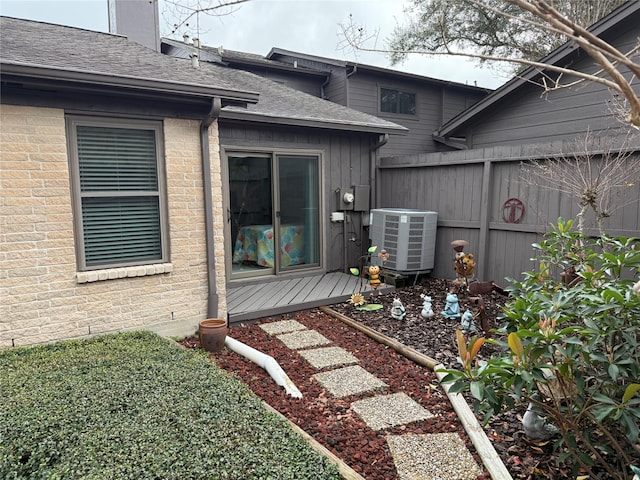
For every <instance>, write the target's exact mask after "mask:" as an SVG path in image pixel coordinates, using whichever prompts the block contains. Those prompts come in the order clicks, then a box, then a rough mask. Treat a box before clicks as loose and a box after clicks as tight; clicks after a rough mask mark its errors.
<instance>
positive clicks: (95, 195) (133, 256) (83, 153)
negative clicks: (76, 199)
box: [77, 125, 162, 267]
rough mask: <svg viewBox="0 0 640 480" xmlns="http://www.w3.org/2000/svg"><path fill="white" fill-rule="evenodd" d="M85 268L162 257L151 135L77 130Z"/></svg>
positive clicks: (139, 131)
mask: <svg viewBox="0 0 640 480" xmlns="http://www.w3.org/2000/svg"><path fill="white" fill-rule="evenodd" d="M77 143H78V145H77V147H78V167H79V176H80V182H79V184H80V194H81V206H82V227H83V240H84V257H85V264H86V265H87V266H88V267H91V266H100V265H109V264H129V263H135V262H145V261H149V260H154V259H161V258H162V234H161V233H162V232H161V222H160V215H161V212H160V204H159V202H160V195H159V191H158V183H159V182H158V162H157V152H156V137H155V131H154V130H144V129H130V128H113V127H94V126H81V125H79V126H78V127H77Z"/></svg>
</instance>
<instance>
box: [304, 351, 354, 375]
mask: <svg viewBox="0 0 640 480" xmlns="http://www.w3.org/2000/svg"><path fill="white" fill-rule="evenodd" d="M300 355H302V356H303V357H304V358H305V360H307V362H309V363H310V364H311V366H313V367H314V368H315V369H317V370H320V369H322V368H326V367H335V366H336V365H349V364H351V363H358V359H357V358H356V357H354V356H353V355H351V354H350V353H349V352H347V351H346V350H345V349H344V348H341V347H324V348H314V349H312V350H301V351H300Z"/></svg>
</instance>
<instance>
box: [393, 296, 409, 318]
mask: <svg viewBox="0 0 640 480" xmlns="http://www.w3.org/2000/svg"><path fill="white" fill-rule="evenodd" d="M391 316H392V317H393V318H395V319H396V320H404V318H405V317H406V316H407V312H406V311H405V309H404V305H402V302H401V301H400V299H399V298H395V299H394V300H393V305H392V306H391Z"/></svg>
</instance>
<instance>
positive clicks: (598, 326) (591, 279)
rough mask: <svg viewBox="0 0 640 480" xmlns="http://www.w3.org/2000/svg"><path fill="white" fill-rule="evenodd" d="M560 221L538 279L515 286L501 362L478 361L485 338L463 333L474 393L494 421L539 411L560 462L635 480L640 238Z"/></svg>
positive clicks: (463, 381)
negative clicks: (520, 408)
mask: <svg viewBox="0 0 640 480" xmlns="http://www.w3.org/2000/svg"><path fill="white" fill-rule="evenodd" d="M571 227H572V222H571V221H567V222H564V221H563V220H562V219H560V220H559V222H558V224H557V226H555V227H554V229H553V231H552V232H550V233H548V234H547V235H545V239H544V241H543V242H541V243H540V244H539V245H538V244H534V249H535V250H537V251H538V256H537V260H538V262H539V269H538V271H532V272H527V273H525V274H524V279H523V280H522V281H515V280H511V282H512V286H511V287H510V292H509V293H510V300H509V302H508V303H507V304H506V305H505V308H504V314H505V318H506V323H505V324H504V325H503V326H502V327H501V328H500V329H499V331H498V332H496V333H497V334H498V335H497V337H498V338H502V339H505V338H506V339H507V341H506V342H505V341H501V340H491V339H489V340H486V341H487V342H494V343H496V344H498V345H500V346H501V354H500V355H499V356H496V357H494V358H491V359H490V360H488V361H487V362H482V363H481V362H477V361H476V362H474V357H475V355H476V353H477V352H478V350H479V349H480V348H481V346H482V343H483V342H484V341H485V339H476V338H474V339H471V341H469V342H468V344H467V342H466V341H465V339H464V337H462V336H461V334H458V344H459V349H460V360H461V362H462V364H463V369H462V371H458V370H448V371H447V372H448V374H447V376H446V377H445V381H447V382H453V385H452V390H453V391H458V392H459V391H464V390H468V391H470V392H471V394H472V395H473V397H474V399H475V403H474V407H475V409H476V410H477V411H483V412H485V413H486V415H487V416H490V415H492V414H494V413H496V412H501V411H504V410H507V409H512V408H514V406H515V405H516V404H517V403H524V404H525V405H526V404H527V403H529V402H531V403H533V404H534V405H536V406H537V407H538V408H539V410H541V411H542V412H543V415H544V416H546V417H547V419H548V420H550V421H551V422H552V423H553V424H555V425H556V426H557V427H558V428H559V433H560V436H559V438H558V439H557V441H556V443H555V445H554V446H555V448H556V449H557V451H558V452H562V453H560V454H559V456H558V458H559V460H560V461H564V460H568V461H571V463H572V464H573V467H574V471H575V473H576V474H577V472H578V470H579V468H582V469H584V470H586V471H587V472H589V473H590V474H591V475H593V476H592V477H591V478H601V477H599V476H597V472H607V473H606V474H607V475H608V476H609V477H610V478H614V479H625V478H631V476H632V472H631V470H630V469H629V466H630V465H633V464H636V465H637V464H638V462H639V461H640V451H639V450H638V449H637V446H636V444H637V443H638V437H639V429H638V422H639V420H640V398H639V396H638V394H637V392H638V391H639V390H640V348H639V345H640V293H639V292H637V290H638V289H639V288H640V282H639V283H636V285H635V287H634V282H635V281H636V280H634V278H635V277H637V275H638V272H640V247H639V244H638V241H637V239H628V238H612V237H608V236H602V237H599V238H597V239H592V238H589V237H585V236H583V235H582V234H580V233H577V232H574V231H572V229H571Z"/></svg>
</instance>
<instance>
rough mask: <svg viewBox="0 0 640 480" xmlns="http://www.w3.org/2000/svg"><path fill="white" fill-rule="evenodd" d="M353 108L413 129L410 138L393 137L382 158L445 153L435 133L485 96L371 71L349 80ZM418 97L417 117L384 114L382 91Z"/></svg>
mask: <svg viewBox="0 0 640 480" xmlns="http://www.w3.org/2000/svg"><path fill="white" fill-rule="evenodd" d="M348 87H349V107H351V108H354V109H356V110H359V111H361V112H365V113H368V114H370V115H375V116H377V117H380V118H384V119H385V120H389V121H390V122H394V123H397V124H399V125H402V126H404V127H407V128H408V129H409V133H408V134H407V135H391V136H390V139H389V142H388V143H387V144H386V145H385V146H384V147H383V148H382V149H381V155H382V156H395V155H410V154H414V153H428V152H437V151H440V150H441V149H442V146H441V145H440V144H437V143H436V142H434V140H433V137H432V133H433V132H434V131H435V130H437V129H438V128H439V127H440V125H442V124H443V123H444V122H445V121H446V120H448V119H450V118H452V117H453V116H455V115H457V114H458V113H460V112H462V111H463V110H464V109H465V108H467V107H468V106H470V105H471V104H473V103H475V102H476V101H478V100H479V99H480V98H482V97H484V96H485V93H483V92H481V91H473V90H465V89H464V88H460V87H455V86H444V85H439V84H434V83H432V82H429V81H418V80H414V79H406V78H403V77H401V76H397V77H393V76H391V75H381V74H378V73H374V72H371V71H368V70H363V71H357V72H356V74H355V75H353V76H351V77H349V82H348ZM381 87H384V88H389V89H394V90H399V91H403V92H407V93H415V94H416V114H415V115H402V114H390V113H384V112H381V111H380V106H379V105H380V99H379V91H380V88H381Z"/></svg>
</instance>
